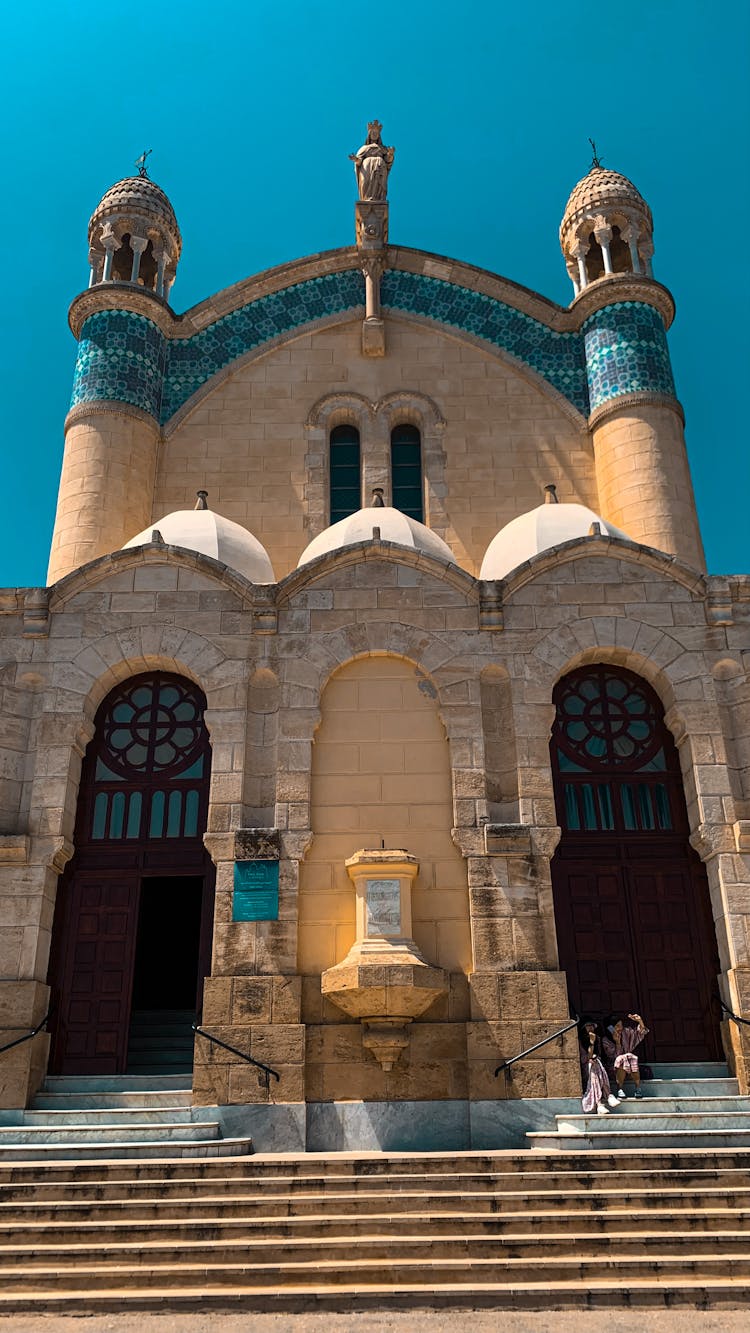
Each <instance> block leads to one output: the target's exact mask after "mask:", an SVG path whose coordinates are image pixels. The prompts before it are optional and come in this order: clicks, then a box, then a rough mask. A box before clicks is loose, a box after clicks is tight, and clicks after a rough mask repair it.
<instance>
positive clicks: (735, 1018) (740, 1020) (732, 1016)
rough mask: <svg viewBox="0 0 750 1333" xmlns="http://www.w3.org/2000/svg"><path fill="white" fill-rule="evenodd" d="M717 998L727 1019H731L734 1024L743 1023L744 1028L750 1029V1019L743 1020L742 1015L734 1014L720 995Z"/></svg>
mask: <svg viewBox="0 0 750 1333" xmlns="http://www.w3.org/2000/svg"><path fill="white" fill-rule="evenodd" d="M715 998H716V1000H717V1002H718V1004H719V1005H720V1007H721V1009H722V1010H723V1012H724V1013H725V1014H726V1016H727V1018H729V1019H731V1021H732V1022H733V1023H741V1024H742V1026H743V1027H746V1028H750V1018H742V1017H741V1016H740V1014H734V1013H732V1010H731V1009H730V1008H729V1005H728V1004H725V1003H724V1001H723V1000H722V998H721V996H720V995H717V996H716V997H715Z"/></svg>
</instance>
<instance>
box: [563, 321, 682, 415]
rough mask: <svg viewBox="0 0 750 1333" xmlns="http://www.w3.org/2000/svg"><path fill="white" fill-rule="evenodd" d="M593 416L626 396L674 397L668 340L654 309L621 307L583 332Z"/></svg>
mask: <svg viewBox="0 0 750 1333" xmlns="http://www.w3.org/2000/svg"><path fill="white" fill-rule="evenodd" d="M583 339H584V345H585V349H586V373H587V376H588V387H589V403H590V411H592V412H593V411H594V410H595V409H596V408H597V407H601V405H602V403H608V402H610V400H611V399H612V398H619V397H620V396H621V395H622V394H624V393H661V394H667V395H670V396H674V392H675V388H674V379H673V378H672V366H671V363H670V360H669V348H668V347H667V335H666V332H665V329H664V325H663V323H662V320H661V316H660V315H659V312H658V311H657V310H654V308H653V306H650V305H641V303H640V302H638V301H618V302H616V303H615V304H614V305H608V306H605V307H604V309H603V310H597V311H596V313H595V314H593V315H591V316H590V318H589V319H587V320H586V323H585V324H584V326H583Z"/></svg>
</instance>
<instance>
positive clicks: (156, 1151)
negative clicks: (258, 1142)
mask: <svg viewBox="0 0 750 1333" xmlns="http://www.w3.org/2000/svg"><path fill="white" fill-rule="evenodd" d="M179 1128H180V1129H183V1128H185V1127H184V1126H180V1127H179ZM252 1152H253V1141H252V1139H250V1138H231V1139H229V1138H227V1139H217V1138H209V1139H195V1138H187V1137H185V1138H179V1139H178V1138H171V1139H161V1140H155V1139H142V1140H141V1141H140V1142H138V1141H130V1142H123V1141H122V1140H121V1139H119V1138H118V1139H116V1140H115V1139H111V1140H110V1141H108V1142H107V1141H104V1142H100V1143H70V1142H65V1141H62V1142H55V1143H34V1144H28V1143H13V1144H11V1143H2V1144H0V1163H3V1162H4V1163H6V1164H7V1163H10V1162H13V1163H16V1162H17V1163H20V1165H21V1166H27V1165H29V1164H30V1163H44V1164H46V1163H52V1164H53V1165H56V1164H57V1163H60V1162H62V1163H64V1162H71V1163H76V1164H78V1165H81V1166H84V1167H89V1166H90V1164H91V1163H92V1162H102V1163H103V1164H104V1165H116V1166H117V1167H118V1169H119V1168H120V1167H121V1164H122V1162H123V1160H126V1159H128V1158H130V1159H131V1160H132V1161H133V1162H134V1163H137V1162H141V1161H144V1160H145V1159H147V1158H154V1159H156V1160H158V1161H159V1162H160V1163H162V1166H163V1163H164V1162H169V1164H170V1167H171V1166H172V1165H173V1163H172V1159H173V1158H175V1159H177V1158H201V1157H242V1156H244V1155H246V1154H249V1153H252Z"/></svg>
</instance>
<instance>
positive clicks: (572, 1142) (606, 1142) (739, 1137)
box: [526, 1116, 750, 1152]
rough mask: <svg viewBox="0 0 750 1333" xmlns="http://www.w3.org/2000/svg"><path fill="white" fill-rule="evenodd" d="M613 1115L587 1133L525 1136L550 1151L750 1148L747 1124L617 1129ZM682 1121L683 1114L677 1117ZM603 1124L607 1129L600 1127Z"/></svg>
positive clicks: (548, 1132) (749, 1129)
mask: <svg viewBox="0 0 750 1333" xmlns="http://www.w3.org/2000/svg"><path fill="white" fill-rule="evenodd" d="M614 1118H615V1117H614V1116H611V1117H609V1118H608V1119H607V1120H605V1119H604V1117H603V1116H602V1117H600V1118H599V1120H598V1125H597V1129H596V1130H592V1131H591V1132H589V1133H580V1134H578V1133H575V1132H574V1133H572V1134H571V1133H563V1132H560V1131H557V1132H555V1131H544V1130H541V1131H534V1132H533V1133H529V1134H527V1135H526V1138H527V1140H528V1141H529V1143H530V1145H531V1147H532V1149H535V1150H537V1151H538V1150H539V1149H542V1150H547V1151H552V1152H567V1150H568V1148H569V1147H571V1146H572V1148H573V1151H574V1152H579V1151H582V1150H586V1149H589V1150H592V1149H593V1150H595V1151H596V1150H601V1149H602V1148H604V1149H606V1150H607V1151H609V1152H613V1151H618V1150H619V1149H620V1148H622V1150H623V1151H626V1152H632V1151H633V1150H639V1151H640V1150H643V1149H657V1150H661V1151H662V1152H663V1151H664V1150H666V1149H668V1148H681V1149H685V1150H687V1151H688V1152H695V1151H698V1150H700V1149H706V1150H708V1151H712V1150H714V1149H716V1148H750V1125H748V1127H747V1129H684V1128H681V1127H676V1128H674V1129H669V1130H667V1129H664V1130H649V1129H646V1128H643V1127H641V1128H638V1127H636V1128H635V1129H620V1130H618V1129H616V1128H615V1127H614V1126H611V1121H612V1120H613V1119H614ZM680 1119H681V1120H682V1119H683V1117H680ZM602 1123H604V1125H606V1128H601V1129H600V1128H599V1126H601V1125H602Z"/></svg>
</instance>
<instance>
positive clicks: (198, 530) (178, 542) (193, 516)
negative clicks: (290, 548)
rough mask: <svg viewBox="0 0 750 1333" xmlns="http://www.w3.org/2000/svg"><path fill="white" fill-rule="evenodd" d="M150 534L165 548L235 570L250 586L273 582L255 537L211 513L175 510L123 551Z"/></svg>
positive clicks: (148, 538) (141, 543)
mask: <svg viewBox="0 0 750 1333" xmlns="http://www.w3.org/2000/svg"><path fill="white" fill-rule="evenodd" d="M154 530H157V531H158V532H159V533H161V536H162V539H163V540H164V542H165V544H166V545H167V546H184V547H186V548H187V550H188V551H199V552H200V554H201V555H210V556H211V557H212V558H213V559H214V560H220V561H221V563H222V564H223V565H228V566H229V568H230V569H236V570H237V573H238V574H244V576H245V578H246V579H249V580H250V582H251V583H275V582H276V579H275V577H274V572H273V569H272V567H271V561H270V560H269V558H268V553H267V551H266V548H265V547H264V546H261V544H260V542H259V541H258V539H257V537H254V536H253V534H252V532H248V530H247V528H243V527H241V525H240V524H239V523H233V522H232V520H231V519H230V518H224V517H223V516H222V515H221V514H216V513H214V511H213V509H203V508H201V509H176V510H175V511H174V513H173V514H166V515H165V517H164V518H160V519H158V520H157V521H156V522H155V523H149V525H148V527H147V528H144V530H143V532H139V533H138V534H137V536H135V537H131V538H130V541H129V542H126V543H125V545H124V546H123V548H122V549H123V551H126V550H127V549H128V548H129V547H130V546H145V545H146V543H147V542H151V541H153V540H154V538H153V532H154ZM157 540H158V539H157Z"/></svg>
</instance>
